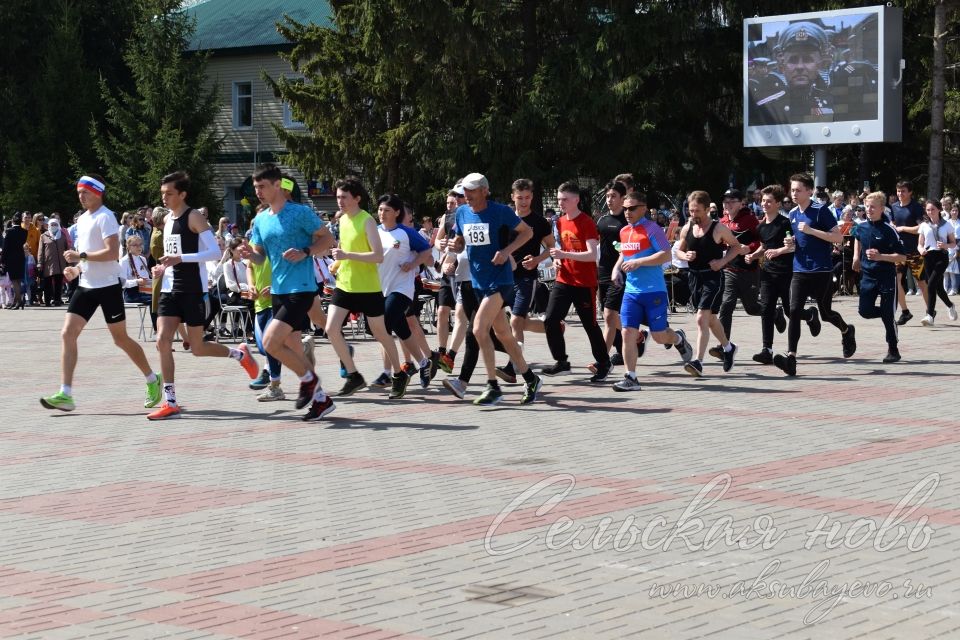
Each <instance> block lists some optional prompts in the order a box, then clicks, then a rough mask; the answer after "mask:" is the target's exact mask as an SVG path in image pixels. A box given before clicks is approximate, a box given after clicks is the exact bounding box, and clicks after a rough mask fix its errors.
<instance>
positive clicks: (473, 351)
mask: <svg viewBox="0 0 960 640" xmlns="http://www.w3.org/2000/svg"><path fill="white" fill-rule="evenodd" d="M459 286H460V299H461V303H462V304H463V312H464V313H465V314H467V318H468V320H469V322H468V323H467V335H466V337H465V338H464V342H465V343H466V348H464V350H463V364H461V365H460V375H458V376H457V378H458V379H459V380H460V381H461V382H470V378H472V377H473V371H474V369H476V368H477V360H478V359H479V358H480V343H478V342H477V337H476V336H475V335H473V320H474V318H476V316H477V310H478V309H479V308H480V301H479V300H477V296H476V294H474V292H473V284H472V283H470V282H461V283H460V284H459ZM490 338H491V339H492V340H493V348H494V349H496V350H497V351H503V352H506V349H504V348H503V343H502V342H500V339H499V338H497V336H496V334H494V332H493V329H490Z"/></svg>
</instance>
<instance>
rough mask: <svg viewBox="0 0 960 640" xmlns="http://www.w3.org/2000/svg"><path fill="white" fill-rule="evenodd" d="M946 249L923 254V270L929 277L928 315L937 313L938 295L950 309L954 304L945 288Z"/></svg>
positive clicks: (931, 315)
mask: <svg viewBox="0 0 960 640" xmlns="http://www.w3.org/2000/svg"><path fill="white" fill-rule="evenodd" d="M947 263H948V260H947V252H946V251H927V253H926V254H925V255H924V256H923V272H924V274H926V277H927V315H929V316H930V317H933V316H935V315H937V309H936V307H937V296H939V297H940V299H941V300H943V304H945V305H946V306H947V308H948V309H949V308H950V307H952V306H953V303H952V302H950V298H949V297H947V292H946V291H945V290H944V288H943V274H944V273H945V272H946V270H947Z"/></svg>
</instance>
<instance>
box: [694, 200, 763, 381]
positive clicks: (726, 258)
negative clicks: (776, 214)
mask: <svg viewBox="0 0 960 640" xmlns="http://www.w3.org/2000/svg"><path fill="white" fill-rule="evenodd" d="M687 208H688V209H689V210H690V219H689V220H688V221H687V224H685V225H684V227H683V229H682V230H681V231H680V240H679V247H678V248H677V257H679V258H680V259H682V260H686V261H687V262H688V263H689V271H688V275H687V278H688V281H689V283H690V300H691V302H692V303H693V305H694V306H695V307H696V308H697V359H696V360H691V361H689V362H687V363H686V364H685V365H684V367H683V368H684V369H685V370H686V372H687V373H689V374H690V375H692V376H693V377H695V378H699V377H700V376H702V375H703V356H704V354H705V353H706V351H707V343H708V342H709V341H710V333H711V332H713V335H714V336H715V337H716V338H717V340H719V341H720V348H721V349H722V350H723V370H724V371H730V370H731V369H732V368H733V362H734V358H736V356H737V345H735V344H734V343H732V342H730V340H728V339H727V335H726V333H724V331H723V325H722V324H721V323H720V318H718V317H717V312H718V311H720V300H721V298H722V296H723V275H722V274H721V270H722V269H723V268H724V267H725V266H726V265H727V263H729V262H730V261H731V260H733V259H734V258H736V257H737V256H739V255H745V254H746V253H747V252H748V251H750V248H749V247H748V246H747V245H742V244H740V243H739V242H737V239H736V238H735V237H734V235H733V232H732V231H730V229H728V228H727V227H725V226H724V225H722V224H720V223H719V222H717V221H716V220H713V219H712V218H711V217H710V194H709V193H707V192H706V191H694V192H693V193H691V194H690V195H689V196H687ZM723 245H726V246H727V247H728V249H727V251H726V253H724V250H723Z"/></svg>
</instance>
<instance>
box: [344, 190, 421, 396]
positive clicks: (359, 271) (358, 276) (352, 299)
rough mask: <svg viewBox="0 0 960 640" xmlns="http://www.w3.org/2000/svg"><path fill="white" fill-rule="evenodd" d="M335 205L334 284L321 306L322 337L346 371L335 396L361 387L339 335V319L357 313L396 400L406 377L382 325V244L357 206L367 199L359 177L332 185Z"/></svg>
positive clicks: (370, 220)
mask: <svg viewBox="0 0 960 640" xmlns="http://www.w3.org/2000/svg"><path fill="white" fill-rule="evenodd" d="M336 190H337V205H338V206H339V207H340V211H341V212H342V215H341V216H340V246H339V247H335V248H334V249H333V250H332V251H331V255H332V256H333V259H334V260H337V261H339V263H340V266H339V269H338V270H337V286H336V288H335V289H334V290H333V296H332V297H331V299H330V306H329V307H328V309H327V329H326V331H327V338H328V339H329V340H330V344H332V345H333V348H334V350H335V351H336V352H337V357H339V358H340V361H341V362H342V363H343V367H344V369H345V370H346V373H347V375H346V381H345V382H344V383H343V388H342V389H341V390H340V393H339V394H338V395H339V396H341V397H346V396H350V395H353V394H354V393H356V392H357V391H358V390H359V389H362V388H363V387H365V386H367V383H366V381H365V380H364V379H363V376H362V375H360V373H359V372H358V371H357V366H356V364H355V363H354V361H353V353H352V350H351V349H350V347H349V346H348V345H347V341H346V340H345V339H344V337H343V323H344V320H346V318H347V314H349V313H362V314H363V315H364V318H365V321H366V324H367V327H368V328H369V329H370V333H371V334H373V337H374V339H375V340H376V341H377V342H379V343H380V346H381V347H383V350H384V352H385V353H386V355H387V359H388V361H389V364H390V367H391V369H392V370H393V371H394V374H393V379H392V381H391V389H390V399H391V400H398V399H400V398H402V397H403V396H404V394H405V393H406V392H407V383H408V382H409V381H410V377H409V376H408V375H407V374H406V373H404V372H403V370H402V369H401V363H400V355H399V354H398V353H397V345H396V344H395V343H394V341H393V338H391V337H390V335H389V334H388V333H387V329H386V325H385V324H384V318H383V314H384V300H383V292H382V290H381V288H380V275H379V273H378V271H377V265H378V264H380V263H381V262H383V244H382V243H381V241H380V233H379V232H378V231H377V225H376V223H375V222H374V220H373V216H371V215H370V214H369V213H367V212H366V211H364V210H363V209H361V208H360V203H361V201H362V200H364V199H365V198H366V197H367V192H366V189H364V188H363V185H362V184H360V181H359V180H356V179H354V178H346V179H343V180H340V181H338V182H337V184H336Z"/></svg>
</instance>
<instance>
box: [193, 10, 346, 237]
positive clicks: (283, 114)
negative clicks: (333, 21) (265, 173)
mask: <svg viewBox="0 0 960 640" xmlns="http://www.w3.org/2000/svg"><path fill="white" fill-rule="evenodd" d="M185 11H186V12H187V14H188V15H190V16H192V17H193V18H194V19H195V20H196V29H195V31H194V35H193V38H192V40H191V42H190V46H189V47H188V50H189V51H198V52H199V51H202V52H206V53H208V54H209V56H210V57H209V62H208V65H207V78H208V81H209V82H210V84H212V85H216V86H217V88H218V90H219V93H220V97H221V100H222V107H221V109H220V114H219V116H218V118H217V121H216V125H215V126H216V128H217V133H218V136H219V137H220V138H222V140H223V142H222V144H221V148H220V152H219V153H218V155H217V158H216V165H215V167H214V184H213V187H214V189H215V190H216V192H217V193H221V194H222V195H223V208H224V211H225V214H226V215H227V217H229V218H230V219H231V220H233V221H239V222H240V224H241V226H243V227H246V226H247V225H248V224H249V216H250V211H249V207H247V206H245V205H244V204H243V200H244V198H245V197H246V198H251V197H252V196H253V190H252V185H251V183H250V175H251V173H252V172H253V169H254V167H256V165H258V164H260V163H263V162H275V161H277V160H278V159H279V156H280V154H282V153H283V152H284V151H285V149H284V146H283V144H282V143H281V142H280V141H279V140H278V139H277V136H276V134H275V133H274V130H273V126H272V125H273V124H279V125H281V126H283V127H285V128H287V129H294V130H295V129H301V128H303V125H302V124H300V123H299V122H297V121H295V120H294V119H293V117H292V114H291V112H290V109H289V107H288V106H287V105H286V104H284V103H283V102H281V101H280V99H279V98H277V97H275V96H274V94H273V91H272V90H271V89H270V88H269V87H268V86H267V84H266V83H265V82H264V81H263V79H262V77H261V73H262V72H264V71H265V72H266V73H267V74H268V75H269V76H270V77H273V78H276V77H280V76H282V75H285V74H287V75H291V74H292V73H293V71H292V69H291V68H290V65H289V64H288V63H287V62H285V61H284V60H283V59H281V58H280V56H279V55H278V54H279V53H281V52H283V51H289V50H290V49H292V48H293V45H292V44H291V43H289V42H287V41H286V40H285V39H284V38H283V37H282V36H281V35H280V34H279V33H278V32H277V28H276V25H277V23H278V22H282V21H283V20H284V16H290V17H291V18H293V19H294V20H297V21H298V22H312V23H315V24H326V23H329V21H330V5H329V4H328V3H327V2H325V1H323V0H283V1H280V0H204V1H202V2H199V3H196V4H194V5H192V6H190V7H188V8H187V9H186V10H185ZM283 168H284V170H285V171H286V172H287V173H289V174H290V175H291V176H292V177H293V178H294V179H295V181H296V182H297V186H298V191H300V192H301V193H303V194H304V195H310V196H311V198H309V199H308V198H305V199H304V202H306V203H308V204H310V203H312V204H313V205H314V206H316V207H317V208H324V207H326V208H330V207H332V206H333V202H334V201H333V198H332V197H331V196H330V195H328V194H325V193H322V192H321V191H320V190H318V189H316V188H313V187H315V183H314V182H312V181H308V180H307V179H306V177H305V176H303V175H302V174H301V173H300V172H298V171H296V170H294V169H292V168H290V167H283ZM297 195H299V194H297V193H295V196H297Z"/></svg>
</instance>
